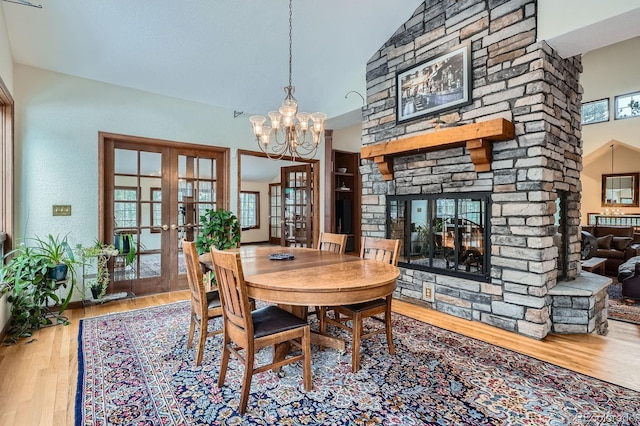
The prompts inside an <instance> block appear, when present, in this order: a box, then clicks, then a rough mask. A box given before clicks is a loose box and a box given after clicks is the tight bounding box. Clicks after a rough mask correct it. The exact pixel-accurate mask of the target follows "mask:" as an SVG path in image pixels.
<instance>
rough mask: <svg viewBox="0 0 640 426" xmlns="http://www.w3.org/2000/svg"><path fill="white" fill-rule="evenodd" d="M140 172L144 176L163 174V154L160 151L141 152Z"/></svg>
mask: <svg viewBox="0 0 640 426" xmlns="http://www.w3.org/2000/svg"><path fill="white" fill-rule="evenodd" d="M140 174H141V175H143V176H162V154H160V153H159V152H144V151H143V152H140Z"/></svg>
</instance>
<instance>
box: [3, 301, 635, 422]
mask: <svg viewBox="0 0 640 426" xmlns="http://www.w3.org/2000/svg"><path fill="white" fill-rule="evenodd" d="M187 298H188V293H187V292H186V291H181V292H174V293H163V294H160V295H154V296H147V297H141V298H138V299H135V300H122V301H114V302H110V303H106V304H104V305H95V306H90V307H86V309H85V310H83V309H74V310H70V311H68V312H67V314H68V316H69V319H70V320H71V324H70V325H69V326H57V327H51V328H46V329H43V330H40V331H38V332H37V333H36V334H35V335H34V338H35V339H36V340H35V341H34V342H33V343H30V344H25V343H24V341H22V342H20V344H18V345H13V346H5V347H0V424H2V425H16V426H17V425H19V426H32V425H33V426H36V425H37V426H41V425H56V426H57V425H72V424H73V423H74V415H75V411H74V410H75V389H76V380H77V374H78V356H77V351H78V340H77V339H78V330H79V321H80V319H81V318H86V317H93V316H97V315H104V314H107V313H114V312H121V311H125V310H130V309H141V308H145V307H149V306H156V305H161V304H165V303H172V302H176V301H178V300H186V299H187ZM393 310H394V311H395V312H398V313H401V314H403V315H407V316H410V317H413V318H416V319H419V320H421V321H425V322H428V323H430V324H433V325H435V326H438V327H441V328H444V329H447V330H451V331H454V332H456V333H461V334H464V335H467V336H469V337H473V338H475V339H478V340H482V341H485V342H488V343H491V344H495V345H498V346H502V347H505V348H507V349H511V350H513V351H516V352H521V353H524V354H526V355H529V356H532V357H534V358H537V359H541V360H543V361H547V362H550V363H553V364H556V365H559V366H562V367H565V368H569V369H571V370H573V371H577V372H580V373H583V374H587V375H589V376H593V377H597V378H599V379H602V380H605V381H608V382H612V383H616V384H619V385H622V386H626V387H629V388H632V389H636V390H639V391H640V368H637V367H636V365H635V364H636V362H637V359H638V356H639V355H640V326H637V325H634V324H627V323H623V322H619V321H609V334H608V335H607V336H598V335H595V334H588V335H585V334H581V335H549V336H547V338H546V339H544V340H543V341H539V340H535V339H531V338H528V337H524V336H520V335H517V334H514V333H510V332H507V331H503V330H499V329H497V328H495V327H491V326H488V325H486V324H481V323H478V322H472V321H467V320H464V319H460V318H456V317H452V316H450V315H447V314H443V313H441V312H436V311H433V310H430V309H426V308H424V307H420V306H416V305H413V304H410V303H407V302H403V301H399V300H394V302H393Z"/></svg>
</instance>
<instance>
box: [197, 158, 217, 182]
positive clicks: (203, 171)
mask: <svg viewBox="0 0 640 426" xmlns="http://www.w3.org/2000/svg"><path fill="white" fill-rule="evenodd" d="M214 163H215V162H214V161H213V160H211V159H210V158H200V160H199V161H198V177H199V178H203V179H211V178H212V177H213V176H215V175H214V174H213V164H214Z"/></svg>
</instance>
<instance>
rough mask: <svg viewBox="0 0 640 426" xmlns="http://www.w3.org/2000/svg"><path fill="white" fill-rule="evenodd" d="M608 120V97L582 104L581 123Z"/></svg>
mask: <svg viewBox="0 0 640 426" xmlns="http://www.w3.org/2000/svg"><path fill="white" fill-rule="evenodd" d="M603 121H609V98H606V99H600V100H597V101H591V102H585V103H583V104H582V124H593V123H601V122H603Z"/></svg>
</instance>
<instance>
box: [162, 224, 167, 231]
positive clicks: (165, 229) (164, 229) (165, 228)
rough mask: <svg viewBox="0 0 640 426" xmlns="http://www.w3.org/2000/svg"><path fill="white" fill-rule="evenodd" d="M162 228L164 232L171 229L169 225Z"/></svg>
mask: <svg viewBox="0 0 640 426" xmlns="http://www.w3.org/2000/svg"><path fill="white" fill-rule="evenodd" d="M161 228H162V230H163V231H167V230H168V229H169V225H167V224H164V225H162V226H161Z"/></svg>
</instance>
